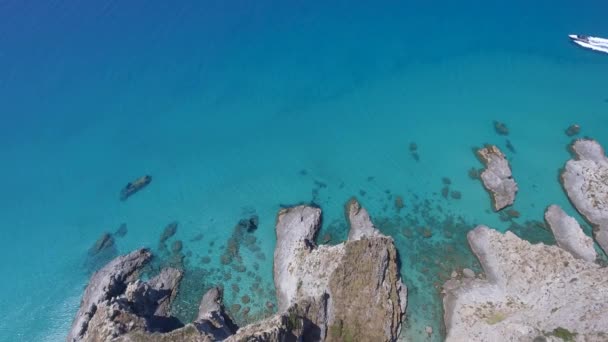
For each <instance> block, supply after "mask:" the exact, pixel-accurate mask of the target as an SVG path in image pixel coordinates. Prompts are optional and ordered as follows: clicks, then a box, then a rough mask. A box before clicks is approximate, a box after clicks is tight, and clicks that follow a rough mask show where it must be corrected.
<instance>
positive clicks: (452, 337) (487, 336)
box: [443, 209, 608, 341]
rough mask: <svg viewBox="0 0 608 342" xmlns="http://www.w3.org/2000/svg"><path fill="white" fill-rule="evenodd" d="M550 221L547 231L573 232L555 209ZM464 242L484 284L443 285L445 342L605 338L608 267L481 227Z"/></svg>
mask: <svg viewBox="0 0 608 342" xmlns="http://www.w3.org/2000/svg"><path fill="white" fill-rule="evenodd" d="M548 216H549V219H548V221H549V223H550V224H551V225H556V223H557V224H559V225H561V227H556V228H554V230H555V231H559V230H566V231H568V232H571V231H572V230H576V228H577V227H572V226H571V222H570V223H568V221H569V220H567V219H566V220H565V221H566V223H563V222H562V223H559V221H560V220H561V221H564V217H563V216H562V215H561V213H560V212H559V211H558V210H556V209H552V210H550V211H548ZM566 225H567V226H568V227H567V228H564V226H566ZM577 235H578V233H576V234H575V236H577ZM467 238H468V241H469V244H470V246H471V249H472V250H473V252H474V253H475V255H476V256H477V258H478V259H479V261H480V263H481V266H482V268H483V270H484V273H485V277H478V278H467V277H464V278H462V279H458V278H455V279H451V280H449V281H447V282H446V283H445V285H444V287H443V294H444V300H443V301H444V309H445V313H444V315H445V317H444V319H445V324H446V329H447V337H446V341H560V340H565V341H605V340H606V339H607V338H608V316H607V315H606V312H608V286H606V284H608V269H607V268H600V267H599V265H597V264H595V263H593V262H590V261H587V260H585V259H584V258H581V257H580V255H573V253H572V252H571V251H570V250H572V251H579V249H578V248H571V249H569V250H565V249H563V248H561V247H558V246H547V245H544V244H542V243H540V244H534V245H533V244H531V243H529V242H527V241H525V240H522V239H520V238H519V237H517V236H516V235H515V234H513V233H511V232H506V233H504V234H503V233H500V232H498V231H496V230H493V229H490V228H488V227H485V226H478V227H477V228H475V229H474V230H472V231H470V232H469V233H468V235H467ZM585 243H586V242H584V243H583V244H585ZM576 254H578V252H577V253H576ZM583 254H584V253H583Z"/></svg>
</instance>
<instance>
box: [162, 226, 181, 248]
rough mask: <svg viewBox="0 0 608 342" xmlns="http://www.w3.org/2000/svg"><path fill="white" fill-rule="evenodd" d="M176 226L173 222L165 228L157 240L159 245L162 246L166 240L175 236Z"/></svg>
mask: <svg viewBox="0 0 608 342" xmlns="http://www.w3.org/2000/svg"><path fill="white" fill-rule="evenodd" d="M177 225H178V223H177V221H173V222H171V223H169V224H168V225H166V226H165V229H163V232H162V234H161V235H160V239H159V242H160V243H161V244H164V243H165V242H166V241H167V240H169V239H170V238H171V237H173V235H175V233H177Z"/></svg>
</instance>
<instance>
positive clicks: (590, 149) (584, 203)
mask: <svg viewBox="0 0 608 342" xmlns="http://www.w3.org/2000/svg"><path fill="white" fill-rule="evenodd" d="M572 151H573V152H574V154H575V159H571V160H569V161H568V162H567V163H566V166H565V167H564V170H563V172H562V183H563V186H564V189H565V190H566V193H567V194H568V197H569V198H570V201H571V202H572V203H573V204H574V206H575V207H576V209H577V210H578V211H579V212H580V213H581V215H583V216H584V217H585V218H586V219H587V220H588V221H589V222H591V223H592V224H593V225H594V228H595V232H594V235H595V240H596V241H597V242H598V244H599V245H600V247H601V248H602V249H603V250H604V252H607V253H608V158H606V155H605V153H604V149H603V148H602V146H600V144H599V143H598V142H597V141H595V140H587V139H579V140H576V141H575V142H574V144H572Z"/></svg>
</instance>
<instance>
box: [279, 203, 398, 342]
mask: <svg viewBox="0 0 608 342" xmlns="http://www.w3.org/2000/svg"><path fill="white" fill-rule="evenodd" d="M345 210H346V212H347V213H348V217H349V220H350V225H351V232H350V233H349V240H348V241H347V242H346V243H343V244H339V245H336V246H318V247H317V246H315V245H314V243H313V242H312V241H313V238H314V236H315V234H316V233H317V230H318V229H319V226H320V222H321V221H320V219H321V212H320V210H319V209H316V208H311V207H305V206H299V207H295V208H290V209H284V210H282V211H281V212H280V213H279V216H278V218H277V246H276V249H275V265H274V266H275V287H276V289H277V299H278V304H279V311H283V310H286V309H288V308H290V307H292V306H293V305H294V304H298V303H299V302H300V301H302V300H305V301H310V300H311V299H312V300H313V302H315V303H319V302H323V301H326V303H325V304H324V305H316V306H315V305H313V309H316V310H312V311H309V313H308V315H307V316H306V317H305V318H306V319H308V320H310V321H312V323H313V324H314V325H316V326H317V327H318V330H319V337H320V339H324V340H328V341H339V340H348V339H352V340H360V341H364V340H369V341H391V340H395V339H396V338H397V336H398V334H399V331H400V327H401V319H402V316H403V313H404V312H405V305H406V288H405V286H404V285H403V284H402V283H401V279H399V276H398V269H397V251H396V249H395V247H394V245H393V240H392V238H390V237H386V236H384V235H381V234H380V233H379V232H378V231H377V230H376V229H375V228H374V227H373V224H372V223H371V220H370V218H369V215H367V211H365V209H362V208H361V207H360V206H359V203H357V201H356V200H351V201H349V203H348V204H347V207H346V209H345ZM354 298H366V300H365V301H359V300H354Z"/></svg>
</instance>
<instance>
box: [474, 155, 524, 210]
mask: <svg viewBox="0 0 608 342" xmlns="http://www.w3.org/2000/svg"><path fill="white" fill-rule="evenodd" d="M477 156H478V157H479V158H480V159H481V161H482V162H483V163H484V164H485V165H486V168H485V170H483V172H482V173H481V175H480V177H481V181H482V183H483V186H484V187H485V188H486V190H487V191H488V192H490V194H491V195H492V205H493V207H494V210H495V211H499V210H501V209H503V208H505V207H507V206H510V205H512V204H513V202H515V193H516V192H517V190H518V188H517V183H515V180H514V179H513V175H512V173H511V167H510V166H509V162H508V161H507V159H506V158H505V155H504V154H503V153H502V152H501V151H500V149H498V147H496V146H494V145H489V146H486V147H484V148H481V149H479V150H477Z"/></svg>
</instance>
